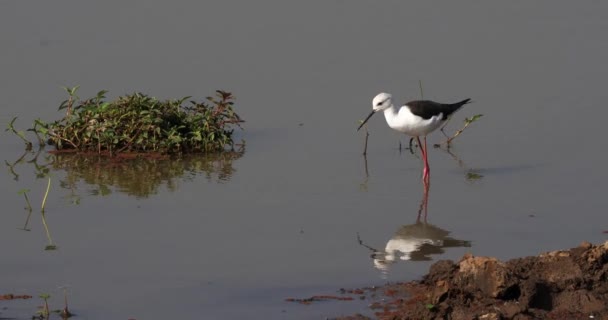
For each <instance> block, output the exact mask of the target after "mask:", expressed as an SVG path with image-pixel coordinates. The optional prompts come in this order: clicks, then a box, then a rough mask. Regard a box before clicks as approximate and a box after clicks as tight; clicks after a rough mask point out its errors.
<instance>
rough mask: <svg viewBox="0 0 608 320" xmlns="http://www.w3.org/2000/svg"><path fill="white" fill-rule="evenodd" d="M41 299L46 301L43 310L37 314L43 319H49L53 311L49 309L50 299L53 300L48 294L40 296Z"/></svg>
mask: <svg viewBox="0 0 608 320" xmlns="http://www.w3.org/2000/svg"><path fill="white" fill-rule="evenodd" d="M39 297H40V298H41V299H42V300H44V306H42V310H38V312H37V313H38V314H39V315H40V317H41V318H42V319H49V317H50V315H51V311H50V309H49V299H50V298H51V295H50V294H48V293H43V294H40V295H39Z"/></svg>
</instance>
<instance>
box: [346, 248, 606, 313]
mask: <svg viewBox="0 0 608 320" xmlns="http://www.w3.org/2000/svg"><path fill="white" fill-rule="evenodd" d="M607 261H608V242H606V243H604V244H601V245H595V246H594V245H591V244H590V243H582V244H581V245H580V246H578V247H576V248H572V249H570V250H563V251H553V252H549V253H544V254H541V255H539V256H536V257H525V258H518V259H513V260H509V261H507V262H502V261H500V260H497V259H495V258H489V257H474V256H472V255H465V256H464V257H463V258H462V259H461V260H460V261H459V262H453V261H451V260H444V261H438V262H436V263H435V264H433V265H432V266H431V268H430V271H429V273H428V274H427V275H426V276H425V277H423V279H422V280H421V281H415V282H408V283H400V284H391V285H387V286H383V287H379V288H373V289H367V295H368V298H370V299H374V300H377V301H380V302H374V303H372V304H371V305H370V307H371V308H372V309H373V310H374V314H375V316H376V317H377V318H378V319H454V320H457V319H608V281H607V278H608V264H607ZM340 319H367V318H366V317H363V316H361V315H354V316H352V317H343V318H340Z"/></svg>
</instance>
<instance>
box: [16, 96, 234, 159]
mask: <svg viewBox="0 0 608 320" xmlns="http://www.w3.org/2000/svg"><path fill="white" fill-rule="evenodd" d="M65 89H66V91H67V92H68V99H67V100H65V101H63V102H62V103H61V105H60V107H59V110H66V114H65V116H64V117H63V118H62V119H60V120H57V121H55V122H51V123H45V122H42V121H40V120H36V121H35V124H34V127H33V128H32V129H29V131H33V132H34V133H36V135H37V136H38V139H39V140H40V141H41V143H42V142H44V141H47V142H48V143H49V144H51V145H53V146H55V147H56V149H57V150H75V151H78V152H96V153H109V154H110V155H115V154H118V153H123V152H129V153H141V152H156V153H163V154H181V153H208V152H217V151H223V150H225V149H226V148H227V147H233V146H234V141H233V139H232V133H233V131H234V126H238V127H240V123H241V122H243V120H241V118H240V117H239V116H238V115H237V114H236V113H235V112H234V110H233V104H234V98H233V96H232V94H231V93H229V92H225V91H221V90H217V91H216V94H215V96H214V97H208V98H207V101H205V102H196V101H192V100H189V99H190V97H185V98H182V99H177V100H165V101H161V100H158V99H156V98H154V97H150V96H148V95H145V94H142V93H134V94H131V95H126V96H121V97H118V98H117V99H116V100H114V101H106V97H105V94H106V93H107V91H105V90H103V91H100V92H99V93H98V94H97V96H96V97H94V98H90V99H86V100H80V99H79V98H78V97H77V96H76V90H77V89H78V87H74V88H65ZM187 100H189V101H188V102H186V101H187ZM13 131H14V130H13Z"/></svg>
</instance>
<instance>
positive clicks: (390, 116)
mask: <svg viewBox="0 0 608 320" xmlns="http://www.w3.org/2000/svg"><path fill="white" fill-rule="evenodd" d="M391 109H392V110H391ZM384 117H385V118H386V122H387V123H388V126H389V127H391V128H392V129H394V130H397V131H399V132H403V133H405V134H407V135H410V136H414V137H417V136H426V135H427V134H429V133H431V132H432V131H434V130H436V129H437V128H439V127H440V126H441V124H442V123H443V121H441V118H442V117H443V115H442V114H439V115H437V116H433V117H431V118H430V119H426V120H425V119H423V118H421V117H419V116H417V115H414V114H413V113H411V112H410V110H409V109H408V108H407V107H401V108H399V112H395V109H394V108H389V109H386V110H384Z"/></svg>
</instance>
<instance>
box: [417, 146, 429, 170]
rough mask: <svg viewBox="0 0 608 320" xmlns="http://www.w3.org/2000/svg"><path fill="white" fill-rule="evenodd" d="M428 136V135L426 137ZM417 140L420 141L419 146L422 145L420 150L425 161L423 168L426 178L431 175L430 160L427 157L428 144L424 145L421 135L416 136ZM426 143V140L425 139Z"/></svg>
mask: <svg viewBox="0 0 608 320" xmlns="http://www.w3.org/2000/svg"><path fill="white" fill-rule="evenodd" d="M425 138H426V137H425ZM416 139H417V141H418V146H419V147H420V152H421V153H422V162H424V169H423V170H422V179H423V180H424V179H426V178H427V177H428V175H429V173H428V166H429V164H428V161H427V159H426V146H425V145H422V142H421V141H420V137H416ZM424 141H425V143H426V140H424Z"/></svg>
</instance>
